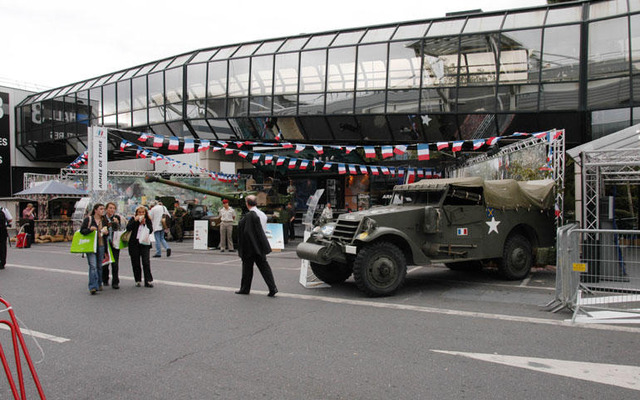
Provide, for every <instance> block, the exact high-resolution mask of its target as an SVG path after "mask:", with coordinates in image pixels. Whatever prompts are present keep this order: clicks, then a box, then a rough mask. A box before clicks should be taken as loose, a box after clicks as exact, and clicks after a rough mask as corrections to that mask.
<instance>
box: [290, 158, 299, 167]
mask: <svg viewBox="0 0 640 400" xmlns="http://www.w3.org/2000/svg"><path fill="white" fill-rule="evenodd" d="M297 162H298V159H297V158H292V159H290V160H289V169H294V168H295V167H296V163H297Z"/></svg>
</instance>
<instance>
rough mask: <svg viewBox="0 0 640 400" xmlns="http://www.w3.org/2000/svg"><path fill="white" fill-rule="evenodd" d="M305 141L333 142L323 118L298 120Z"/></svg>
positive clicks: (329, 129)
mask: <svg viewBox="0 0 640 400" xmlns="http://www.w3.org/2000/svg"><path fill="white" fill-rule="evenodd" d="M298 120H299V122H300V125H302V131H303V132H304V133H305V139H307V140H322V141H330V140H333V136H332V135H331V128H329V125H328V124H327V120H326V119H325V118H323V117H303V118H299V119H298Z"/></svg>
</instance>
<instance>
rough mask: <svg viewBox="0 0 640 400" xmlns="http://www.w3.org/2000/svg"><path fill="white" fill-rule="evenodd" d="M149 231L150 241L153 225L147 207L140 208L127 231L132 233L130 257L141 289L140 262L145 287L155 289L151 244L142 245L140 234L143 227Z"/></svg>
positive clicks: (137, 283)
mask: <svg viewBox="0 0 640 400" xmlns="http://www.w3.org/2000/svg"><path fill="white" fill-rule="evenodd" d="M145 226H146V227H147V229H149V231H148V233H149V236H148V240H150V239H151V236H153V224H152V222H151V218H149V213H148V212H147V208H146V207H145V206H139V207H138V208H136V215H135V216H134V217H133V218H131V219H130V220H129V223H128V224H127V231H129V232H131V237H130V238H129V256H130V257H131V268H133V277H134V279H135V281H136V286H137V287H140V281H141V275H142V273H141V271H140V261H142V272H144V286H145V287H149V288H152V287H153V276H152V275H151V260H150V259H149V254H150V252H151V242H149V244H143V243H140V236H139V235H140V234H141V233H142V231H143V229H142V228H143V227H145Z"/></svg>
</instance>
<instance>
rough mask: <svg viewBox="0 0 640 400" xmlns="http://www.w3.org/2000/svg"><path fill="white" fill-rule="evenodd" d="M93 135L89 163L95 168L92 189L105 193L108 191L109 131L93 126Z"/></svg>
mask: <svg viewBox="0 0 640 400" xmlns="http://www.w3.org/2000/svg"><path fill="white" fill-rule="evenodd" d="M91 135H92V139H93V143H92V145H93V146H92V147H93V149H92V153H91V154H89V162H90V163H91V165H92V166H93V173H92V177H93V180H92V183H93V187H92V188H91V189H92V190H94V191H105V190H107V189H108V182H107V130H106V129H105V128H102V127H98V126H92V127H91Z"/></svg>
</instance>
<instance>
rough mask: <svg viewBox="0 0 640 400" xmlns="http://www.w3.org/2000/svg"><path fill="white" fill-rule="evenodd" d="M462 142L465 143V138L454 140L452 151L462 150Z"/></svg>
mask: <svg viewBox="0 0 640 400" xmlns="http://www.w3.org/2000/svg"><path fill="white" fill-rule="evenodd" d="M462 143H464V140H458V141H455V142H453V145H452V146H451V151H454V152H455V151H460V150H462Z"/></svg>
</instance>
